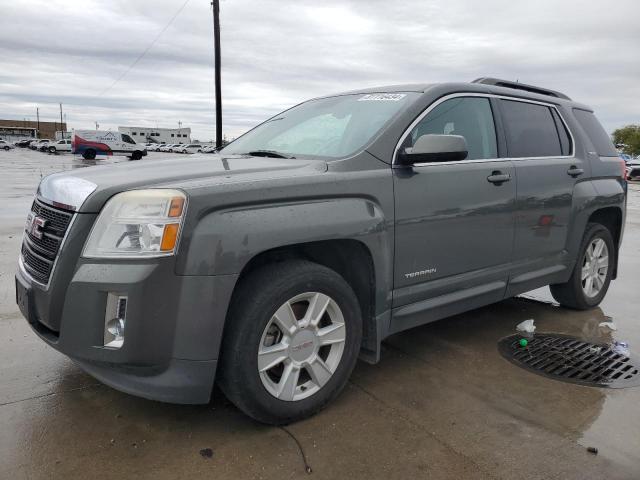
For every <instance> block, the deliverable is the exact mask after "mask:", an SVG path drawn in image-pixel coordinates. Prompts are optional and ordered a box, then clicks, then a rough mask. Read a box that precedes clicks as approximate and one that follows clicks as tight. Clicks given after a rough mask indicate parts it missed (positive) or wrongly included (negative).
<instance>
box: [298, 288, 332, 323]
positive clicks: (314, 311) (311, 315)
mask: <svg viewBox="0 0 640 480" xmlns="http://www.w3.org/2000/svg"><path fill="white" fill-rule="evenodd" d="M329 302H331V298H329V297H328V296H327V295H325V294H323V293H316V294H315V295H314V296H313V298H312V299H311V300H309V307H308V308H307V313H306V314H305V317H304V319H305V322H306V324H307V325H313V326H316V325H318V323H319V322H320V320H321V319H322V317H323V316H324V314H325V312H326V311H327V307H328V306H329Z"/></svg>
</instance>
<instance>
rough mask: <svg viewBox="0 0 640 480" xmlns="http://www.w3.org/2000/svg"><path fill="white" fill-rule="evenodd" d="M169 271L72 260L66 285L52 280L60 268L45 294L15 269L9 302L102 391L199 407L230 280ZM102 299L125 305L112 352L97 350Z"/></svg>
mask: <svg viewBox="0 0 640 480" xmlns="http://www.w3.org/2000/svg"><path fill="white" fill-rule="evenodd" d="M62 255H63V257H64V258H61V262H62V261H65V260H67V259H68V257H67V256H65V252H62ZM76 258H77V257H76ZM174 266H175V258H174V257H169V258H161V259H154V260H144V261H142V260H138V261H132V260H131V261H118V262H116V263H114V262H113V261H111V263H109V262H105V261H98V260H88V259H79V260H78V262H77V264H76V266H75V269H72V270H71V271H70V272H69V276H70V278H68V279H64V278H60V277H61V276H63V275H64V271H65V270H66V269H64V268H60V269H58V270H57V271H56V272H54V277H52V279H51V285H50V288H42V287H41V286H39V285H38V284H36V283H35V282H33V281H32V279H31V277H30V276H29V275H28V274H27V273H26V272H25V271H24V270H23V269H19V270H18V272H17V274H16V291H17V294H16V298H17V300H18V303H19V305H20V304H21V303H22V305H21V310H22V311H23V314H24V315H25V317H26V318H27V320H28V321H29V323H30V325H31V327H32V329H33V330H34V331H35V333H36V334H37V335H38V336H39V337H40V338H41V339H42V340H44V341H45V342H47V343H48V344H49V345H50V346H52V347H53V348H55V349H56V350H58V351H60V352H62V353H64V354H65V355H67V356H69V357H70V358H71V359H73V360H74V361H75V362H76V363H78V364H79V365H80V366H81V367H82V368H83V369H84V370H85V371H87V372H88V373H89V374H91V375H92V376H94V377H96V378H97V379H98V380H100V381H102V382H104V383H105V384H107V385H110V386H112V387H114V388H116V389H118V390H121V391H124V392H127V393H131V394H133V395H138V396H141V397H144V398H148V399H152V400H159V401H164V402H170V403H189V404H193V403H207V402H208V401H209V399H210V395H211V390H212V387H213V383H214V378H215V372H216V366H217V360H218V355H219V351H220V344H221V340H222V333H223V326H224V320H225V317H226V311H227V306H228V303H229V300H230V297H231V293H232V290H233V287H234V285H235V281H236V280H237V276H236V275H224V276H179V275H176V274H175V272H174ZM61 285H64V286H61ZM110 292H111V293H118V294H122V295H126V296H127V298H128V305H127V314H126V326H125V330H124V332H125V337H124V342H123V344H122V346H121V348H119V349H113V348H109V347H105V346H104V325H105V309H106V307H107V296H108V294H109V293H110ZM53 295H55V296H57V297H59V298H55V299H54V298H51V296H53ZM25 303H26V306H25Z"/></svg>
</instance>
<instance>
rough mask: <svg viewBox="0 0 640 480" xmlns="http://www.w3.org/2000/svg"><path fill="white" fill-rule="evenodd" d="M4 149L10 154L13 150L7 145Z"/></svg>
mask: <svg viewBox="0 0 640 480" xmlns="http://www.w3.org/2000/svg"><path fill="white" fill-rule="evenodd" d="M3 148H4V149H5V150H6V151H7V152H8V151H9V150H11V147H9V146H7V145H5V146H4V147H3Z"/></svg>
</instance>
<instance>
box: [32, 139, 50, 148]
mask: <svg viewBox="0 0 640 480" xmlns="http://www.w3.org/2000/svg"><path fill="white" fill-rule="evenodd" d="M49 142H51V140H49V139H48V138H42V139H39V140H35V141H33V142H31V143H30V144H29V148H30V149H31V150H38V151H44V150H45V149H46V147H47V146H48V145H49Z"/></svg>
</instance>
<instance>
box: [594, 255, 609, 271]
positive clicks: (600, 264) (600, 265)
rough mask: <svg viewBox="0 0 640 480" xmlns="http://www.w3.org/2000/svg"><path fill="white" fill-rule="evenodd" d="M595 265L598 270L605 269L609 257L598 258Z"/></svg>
mask: <svg viewBox="0 0 640 480" xmlns="http://www.w3.org/2000/svg"><path fill="white" fill-rule="evenodd" d="M596 265H598V270H600V269H602V268H607V267H608V266H609V255H605V256H602V257H600V258H598V261H597V262H596Z"/></svg>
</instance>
